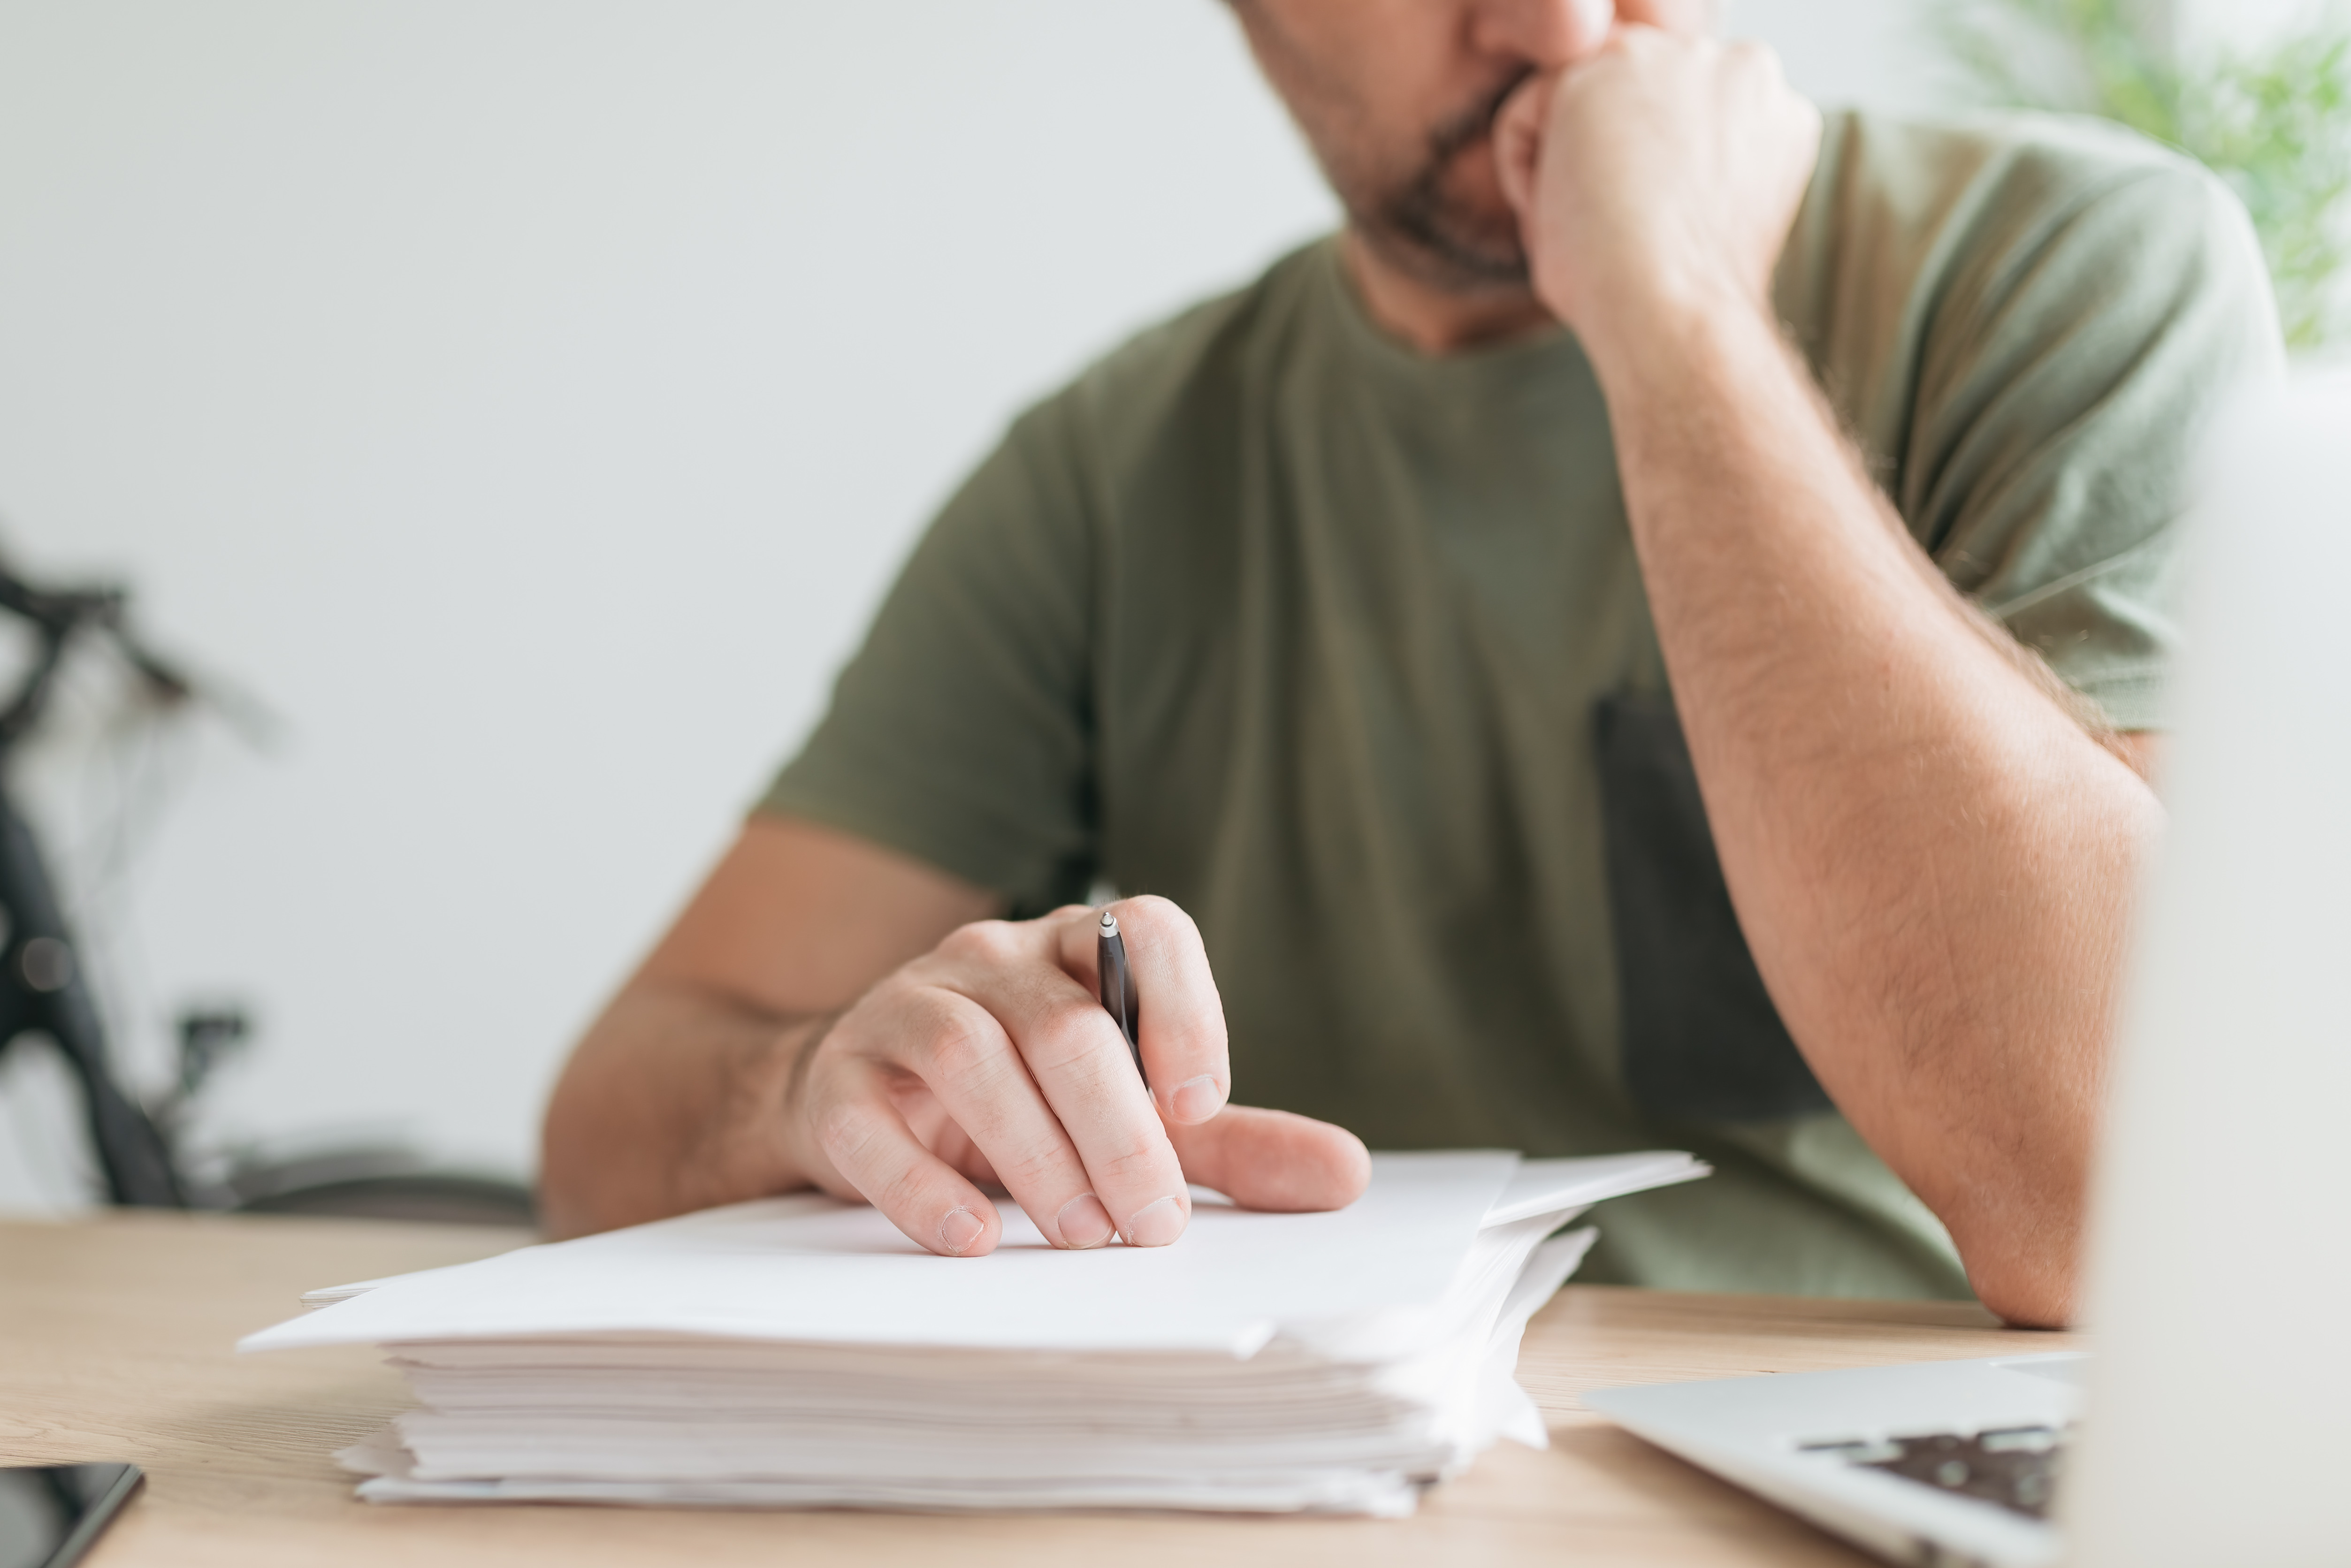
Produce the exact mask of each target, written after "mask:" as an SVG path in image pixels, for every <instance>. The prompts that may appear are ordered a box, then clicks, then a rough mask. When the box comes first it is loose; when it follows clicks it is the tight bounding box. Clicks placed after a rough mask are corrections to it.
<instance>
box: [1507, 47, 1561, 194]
mask: <svg viewBox="0 0 2351 1568" xmlns="http://www.w3.org/2000/svg"><path fill="white" fill-rule="evenodd" d="M1557 82H1558V78H1555V77H1548V76H1538V77H1529V78H1527V79H1526V80H1525V81H1523V82H1521V83H1520V84H1519V88H1518V90H1517V91H1515V92H1513V93H1511V94H1510V97H1509V98H1507V99H1504V100H1503V102H1502V110H1501V112H1500V113H1499V114H1497V115H1496V116H1495V117H1494V172H1495V174H1496V176H1497V177H1498V178H1499V180H1500V181H1501V184H1502V199H1503V200H1505V201H1507V202H1509V203H1510V210H1511V211H1512V212H1514V213H1516V214H1519V217H1520V220H1521V221H1523V220H1524V219H1525V217H1526V215H1527V209H1528V208H1529V207H1531V206H1532V205H1533V204H1534V199H1535V174H1536V172H1537V171H1538V170H1539V169H1540V168H1541V164H1542V137H1543V124H1544V121H1545V120H1547V119H1548V118H1549V116H1550V111H1551V99H1552V88H1553V87H1554V86H1556V85H1557Z"/></svg>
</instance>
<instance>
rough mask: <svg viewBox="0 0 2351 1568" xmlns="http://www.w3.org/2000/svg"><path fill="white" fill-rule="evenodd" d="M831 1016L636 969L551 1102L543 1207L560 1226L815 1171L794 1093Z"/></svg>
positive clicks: (588, 1227)
mask: <svg viewBox="0 0 2351 1568" xmlns="http://www.w3.org/2000/svg"><path fill="white" fill-rule="evenodd" d="M822 1021H823V1020H821V1019H802V1020H790V1019H774V1018H769V1017H767V1016H764V1015H762V1014H760V1013H758V1012H756V1011H754V1010H752V1009H747V1008H746V1007H743V1006H741V1005H740V1004H738V1003H736V1002H733V1001H730V1000H728V999H726V998H722V997H720V996H718V995H717V994H716V993H714V992H711V991H708V990H705V989H702V988H696V987H691V986H685V985H679V984H664V983H660V982H653V981H646V980H642V979H640V980H638V981H636V982H634V983H632V985H631V986H630V987H629V988H627V989H625V990H624V991H622V994H621V995H620V997H618V998H616V999H615V1000H614V1001H613V1003H612V1005H611V1007H609V1008H608V1009H605V1012H604V1015H603V1017H601V1019H597V1021H596V1023H595V1026H594V1027H593V1028H591V1029H590V1030H589V1031H588V1034H587V1037H586V1038H585V1039H583V1040H581V1041H580V1047H579V1049H578V1051H575V1052H574V1053H573V1055H572V1059H571V1062H570V1064H569V1067H567V1068H566V1069H565V1071H564V1074H563V1077H562V1079H561V1081H560V1082H558V1084H557V1085H556V1090H555V1094H554V1097H553V1099H552V1100H551V1101H550V1102H549V1105H548V1111H547V1129H546V1138H545V1157H544V1164H543V1168H542V1169H541V1171H540V1177H539V1205H540V1219H541V1222H542V1224H543V1225H544V1226H545V1227H546V1228H547V1230H548V1232H549V1234H550V1235H553V1236H557V1237H564V1236H577V1235H581V1234H584V1233H586V1232H589V1231H594V1230H607V1229H611V1228H613V1227H615V1226H620V1225H633V1224H637V1223H640V1222H642V1221H644V1220H648V1219H658V1218H664V1217H666V1216H668V1215H672V1214H683V1213H686V1212H688V1211H691V1210H693V1209H697V1208H707V1207H711V1206H713V1205H715V1204H721V1203H733V1202H738V1201H740V1200H742V1199H745V1198H751V1197H765V1196H767V1195H768V1194H770V1193H777V1192H786V1191H789V1190H791V1189H792V1188H794V1187H799V1186H807V1185H808V1177H807V1176H805V1175H804V1174H803V1173H801V1172H800V1171H799V1170H798V1169H796V1168H795V1167H794V1166H793V1165H792V1163H791V1160H790V1157H789V1152H788V1146H787V1144H786V1141H785V1139H784V1137H783V1135H782V1129H783V1126H784V1105H785V1097H786V1095H787V1093H788V1092H789V1088H790V1081H791V1071H792V1066H793V1063H794V1061H796V1059H797V1058H798V1056H799V1051H800V1050H801V1049H802V1048H803V1046H804V1045H805V1044H806V1043H807V1041H808V1040H809V1038H810V1035H811V1034H812V1033H814V1032H815V1031H816V1030H818V1029H820V1027H821V1024H822Z"/></svg>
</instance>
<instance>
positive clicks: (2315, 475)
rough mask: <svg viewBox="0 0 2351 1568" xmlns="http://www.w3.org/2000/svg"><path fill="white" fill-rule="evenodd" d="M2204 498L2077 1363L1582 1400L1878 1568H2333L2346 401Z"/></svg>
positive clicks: (2336, 1560) (2263, 418) (2350, 1247)
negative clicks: (2054, 1567)
mask: <svg viewBox="0 0 2351 1568" xmlns="http://www.w3.org/2000/svg"><path fill="white" fill-rule="evenodd" d="M2200 494H2201V497H2202V498H2201V500H2200V501H2199V505H2198V507H2197V508H2196V516H2195V517H2194V518H2193V519H2192V521H2191V525H2190V526H2191V527H2192V528H2193V529H2194V530H2195V532H2194V533H2193V534H2192V535H2191V544H2190V551H2191V554H2190V562H2189V570H2190V573H2191V578H2190V582H2189V594H2188V601H2189V607H2188V615H2189V621H2188V632H2189V642H2190V645H2191V649H2192V652H2191V653H2190V655H2189V660H2188V662H2187V664H2186V666H2185V668H2184V669H2183V670H2182V672H2181V675H2180V679H2181V683H2182V684H2181V688H2180V690H2179V704H2178V708H2177V711H2178V715H2179V723H2178V727H2177V728H2176V730H2175V732H2174V737H2173V739H2172V741H2171V742H2170V749H2169V751H2168V755H2167V757H2166V759H2165V764H2164V772H2163V777H2162V779H2161V784H2162V788H2163V792H2164V797H2165V800H2166V803H2167V805H2168V808H2169V810H2170V814H2171V825H2170V829H2169V832H2168V838H2167V841H2166V844H2165V848H2164V852H2163V863H2162V864H2161V865H2160V866H2159V867H2158V869H2157V872H2156V873H2155V876H2154V878H2153V881H2152V885H2151V887H2150V890H2149V893H2150V896H2149V898H2148V899H2147V904H2146V907H2145V909H2144V910H2143V912H2142V915H2141V917H2140V929H2139V932H2138V936H2137V954H2136V956H2135V961H2134V974H2133V977H2132V979H2131V983H2130V988H2129V993H2128V1004H2127V1007H2126V1020H2125V1026H2124V1040H2123V1044H2122V1050H2121V1052H2120V1055H2119V1057H2118V1059H2117V1064H2116V1080H2115V1083H2114V1086H2113V1092H2112V1097H2111V1099H2110V1101H2109V1112H2108V1114H2109V1121H2108V1124H2107V1130H2106V1137H2105V1146H2104V1147H2103V1148H2102V1149H2101V1150H2100V1154H2099V1168H2098V1175H2097V1194H2096V1201H2095V1210H2094V1225H2093V1233H2094V1235H2093V1242H2092V1255H2091V1268H2090V1285H2089V1291H2090V1311H2089V1312H2088V1319H2089V1326H2090V1327H2091V1329H2092V1330H2093V1333H2094V1339H2095V1343H2096V1346H2097V1349H2096V1353H2095V1354H2094V1355H2090V1356H2083V1355H2064V1354H2055V1355H2030V1354H2025V1355H2011V1356H2003V1357H2000V1358H1997V1359H1993V1360H1988V1361H1967V1362H1942V1363H1927V1364H1916V1365H1906V1366H1889V1367H1872V1368H1864V1369H1858V1370H1855V1371H1850V1372H1824V1373H1805V1374H1797V1375H1786V1376H1778V1377H1756V1378H1737V1379H1731V1380H1729V1381H1724V1382H1710V1383H1682V1384H1667V1385H1653V1386H1648V1387H1639V1388H1611V1389H1602V1390H1598V1391H1595V1392H1593V1393H1591V1394H1588V1395H1586V1396H1584V1403H1585V1404H1586V1405H1587V1406H1590V1407H1591V1408H1593V1409H1594V1410H1597V1411H1600V1412H1602V1413H1603V1414H1604V1415H1607V1416H1611V1417H1613V1418H1614V1419H1615V1420H1616V1421H1618V1422H1621V1423H1622V1424H1623V1425H1624V1426H1625V1427H1628V1428H1630V1429H1631V1430H1632V1431H1634V1432H1635V1433H1638V1434H1639V1435H1640V1436H1642V1437H1646V1438H1647V1439H1649V1440H1650V1441H1651V1442H1654V1443H1656V1444H1659V1445H1661V1446H1662V1447H1664V1448H1669V1449H1671V1450H1672V1451H1673V1452H1675V1453H1677V1454H1679V1455H1680V1456H1682V1457H1683V1458H1687V1459H1688V1460H1690V1461H1692V1462H1693V1463H1695V1464H1698V1465H1701V1466H1703V1467H1705V1468H1706V1469H1710V1470H1713V1471H1715V1472H1716V1473H1718V1474H1719V1475H1721V1476H1724V1477H1726V1478H1727V1479H1730V1480H1733V1481H1736V1482H1738V1483H1739V1484H1740V1485H1741V1486H1745V1487H1748V1488H1750V1489H1751V1490H1755V1491H1757V1492H1759V1493H1761V1494H1762V1495H1763V1496H1764V1497H1767V1498H1770V1499H1771V1500H1773V1501H1775V1502H1778V1503H1781V1504H1782V1505H1783V1506H1785V1507H1787V1508H1789V1509H1792V1510H1793V1511H1796V1512H1798V1513H1801V1514H1802V1515H1804V1516H1805V1517H1806V1518H1808V1519H1811V1520H1812V1521H1814V1522H1815V1523H1817V1524H1819V1525H1821V1526H1823V1528H1825V1529H1827V1530H1830V1531H1834V1532H1835V1533H1837V1534H1839V1535H1842V1536H1844V1537H1846V1538H1847V1539H1848V1540H1851V1541H1853V1542H1855V1543H1857V1544H1859V1545H1861V1546H1863V1547H1865V1548H1866V1549H1868V1550H1869V1551H1871V1552H1876V1553H1877V1554H1878V1555H1880V1556H1883V1557H1885V1558H1886V1559H1888V1560H1889V1561H1892V1562H1896V1563H1933V1564H1938V1565H1939V1564H1962V1563H1980V1564H1985V1565H1988V1568H2037V1565H2039V1564H2044V1563H2070V1564H2080V1565H2086V1568H2171V1565H2174V1564H2177V1565H2179V1568H2189V1565H2193V1568H2231V1565H2234V1564H2246V1565H2249V1568H2252V1565H2258V1568H2300V1565H2302V1564H2311V1565H2314V1568H2315V1565H2318V1564H2326V1565H2329V1568H2342V1565H2344V1564H2351V1201H2346V1199H2351V1190H2346V1189H2351V1180H2346V1177H2351V1157H2346V1156H2351V637H2346V635H2345V632H2346V629H2351V374H2346V373H2342V372H2335V373H2332V374H2327V375H2316V374H2306V375H2305V376H2304V377H2303V378H2302V379H2301V380H2300V381H2299V382H2297V383H2296V384H2295V385H2294V387H2293V388H2292V389H2291V390H2290V391H2288V392H2281V393H2275V394H2269V395H2266V396H2264V397H2263V398H2262V399H2260V400H2259V401H2257V402H2255V403H2253V404H2252V405H2249V406H2248V407H2246V408H2244V409H2242V410H2240V411H2239V412H2238V413H2236V414H2235V415H2234V416H2232V417H2231V419H2230V420H2229V421H2228V422H2226V423H2225V424H2224V428H2223V430H2222V433H2221V434H2220V437H2219V438H2218V439H2217V440H2216V441H2215V443H2214V446H2213V450H2212V453H2211V455H2210V458H2209V460H2208V462H2207V465H2206V468H2205V472H2204V477H2203V483H2202V487H2201V491H2200ZM2338 1184H2340V1185H2338Z"/></svg>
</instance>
